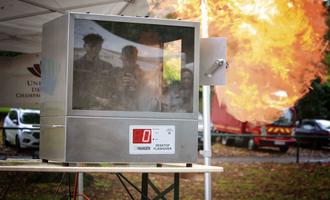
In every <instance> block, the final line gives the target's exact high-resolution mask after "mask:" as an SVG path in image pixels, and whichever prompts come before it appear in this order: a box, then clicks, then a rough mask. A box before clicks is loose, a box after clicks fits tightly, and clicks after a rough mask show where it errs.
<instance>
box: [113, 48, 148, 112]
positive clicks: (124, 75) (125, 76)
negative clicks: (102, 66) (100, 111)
mask: <svg viewBox="0 0 330 200" xmlns="http://www.w3.org/2000/svg"><path fill="white" fill-rule="evenodd" d="M137 57H138V50H137V48H136V47H134V46H125V47H124V48H123V49H122V52H121V60H122V63H123V67H122V68H120V69H118V70H117V71H116V72H115V74H116V77H117V78H116V91H115V92H114V94H113V98H114V99H113V100H114V101H116V102H117V104H116V105H115V106H114V108H113V109H114V110H129V111H135V110H138V96H139V93H140V92H141V91H140V88H141V87H143V84H142V81H143V71H142V70H141V69H140V66H139V65H138V64H137V63H136V61H137Z"/></svg>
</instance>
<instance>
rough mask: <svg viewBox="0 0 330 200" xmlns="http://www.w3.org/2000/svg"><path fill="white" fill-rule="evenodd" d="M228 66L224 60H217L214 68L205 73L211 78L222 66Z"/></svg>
mask: <svg viewBox="0 0 330 200" xmlns="http://www.w3.org/2000/svg"><path fill="white" fill-rule="evenodd" d="M225 64H226V61H225V60H224V59H217V60H216V61H215V63H214V64H213V66H212V67H211V68H210V69H209V70H208V71H207V72H206V73H205V76H208V77H209V78H211V77H212V76H213V74H214V73H215V72H216V71H217V70H218V69H219V68H220V67H222V66H224V65H225Z"/></svg>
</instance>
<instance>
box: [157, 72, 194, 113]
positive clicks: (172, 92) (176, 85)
mask: <svg viewBox="0 0 330 200" xmlns="http://www.w3.org/2000/svg"><path fill="white" fill-rule="evenodd" d="M192 101H193V73H192V71H191V70H189V69H187V68H184V69H182V70H181V81H180V82H177V81H175V82H173V83H171V85H169V86H168V87H167V88H166V89H165V92H164V97H163V102H162V110H163V111H165V112H192V111H193V102H192Z"/></svg>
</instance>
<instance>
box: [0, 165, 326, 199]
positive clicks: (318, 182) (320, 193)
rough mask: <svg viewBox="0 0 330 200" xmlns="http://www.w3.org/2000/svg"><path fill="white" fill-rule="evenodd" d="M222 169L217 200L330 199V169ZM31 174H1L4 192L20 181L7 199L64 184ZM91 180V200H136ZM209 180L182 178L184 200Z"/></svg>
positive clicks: (106, 182)
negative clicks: (9, 184) (9, 186)
mask: <svg viewBox="0 0 330 200" xmlns="http://www.w3.org/2000/svg"><path fill="white" fill-rule="evenodd" d="M221 166H223V167H224V172H223V173H221V174H218V173H213V174H212V196H213V199H222V200H227V199H228V200H229V199H235V200H236V199H237V200H240V199H252V200H267V199H279V200H281V199H285V200H286V199H302V200H304V199H308V200H309V199H321V200H322V199H324V200H326V199H330V164H274V163H255V164H228V163H223V164H221ZM29 174H30V173H17V174H16V175H15V176H13V175H10V176H8V173H4V172H2V173H0V177H1V178H0V191H4V190H3V189H4V188H5V187H6V186H7V184H8V181H10V180H13V179H12V178H13V177H14V180H13V181H14V182H13V185H14V186H15V189H10V193H8V195H7V198H6V199H13V200H16V199H36V200H43V199H54V194H55V192H56V190H57V188H58V183H59V179H56V178H55V179H54V178H53V176H52V177H51V178H48V179H46V180H47V181H45V180H44V179H40V177H37V178H33V176H32V177H31V175H29ZM87 175H88V177H90V178H89V180H90V181H89V183H88V184H86V185H85V189H84V191H85V194H86V195H87V196H89V197H90V198H91V199H101V200H102V199H104V200H105V199H130V198H129V196H128V195H127V193H126V192H125V190H124V188H123V187H122V186H121V183H120V182H119V180H118V179H117V178H116V176H115V174H106V173H91V174H87ZM34 176H35V175H34ZM45 176H46V174H45ZM125 176H126V177H127V178H128V179H129V180H130V181H132V182H133V183H134V184H136V185H138V186H140V183H141V176H140V174H136V173H135V174H132V173H127V174H125ZM203 177H204V175H203V174H198V175H194V176H193V175H191V176H185V178H181V181H180V199H183V200H192V199H194V200H196V199H204V181H203ZM150 179H151V180H152V181H153V182H154V183H155V184H156V185H157V186H159V187H160V188H161V189H165V188H166V187H167V186H169V185H170V184H171V183H172V180H173V176H172V175H171V174H167V175H157V174H150ZM50 180H53V181H50ZM71 183H72V182H71ZM127 185H128V184H127ZM128 188H129V190H130V191H131V192H132V194H133V196H134V197H135V198H136V199H139V198H140V195H139V194H138V193H137V192H136V191H134V189H133V188H132V187H131V186H128ZM71 190H72V186H71ZM67 191H68V186H67V182H66V185H62V186H61V187H60V192H59V194H58V195H57V197H58V199H60V194H61V195H62V196H63V194H65V193H67ZM149 193H150V195H151V197H152V198H153V197H155V193H154V192H153V191H152V189H151V188H150V187H149ZM49 197H51V198H49ZM167 199H173V192H171V193H169V195H167Z"/></svg>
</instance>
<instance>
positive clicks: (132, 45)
mask: <svg viewBox="0 0 330 200" xmlns="http://www.w3.org/2000/svg"><path fill="white" fill-rule="evenodd" d="M74 34H75V35H74V36H75V37H74V38H75V40H74V63H73V92H72V109H73V110H107V111H143V112H183V113H185V112H192V111H193V104H192V102H193V67H194V28H192V27H180V26H165V25H150V24H138V23H125V22H111V21H94V20H85V19H76V21H75V33H74Z"/></svg>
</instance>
